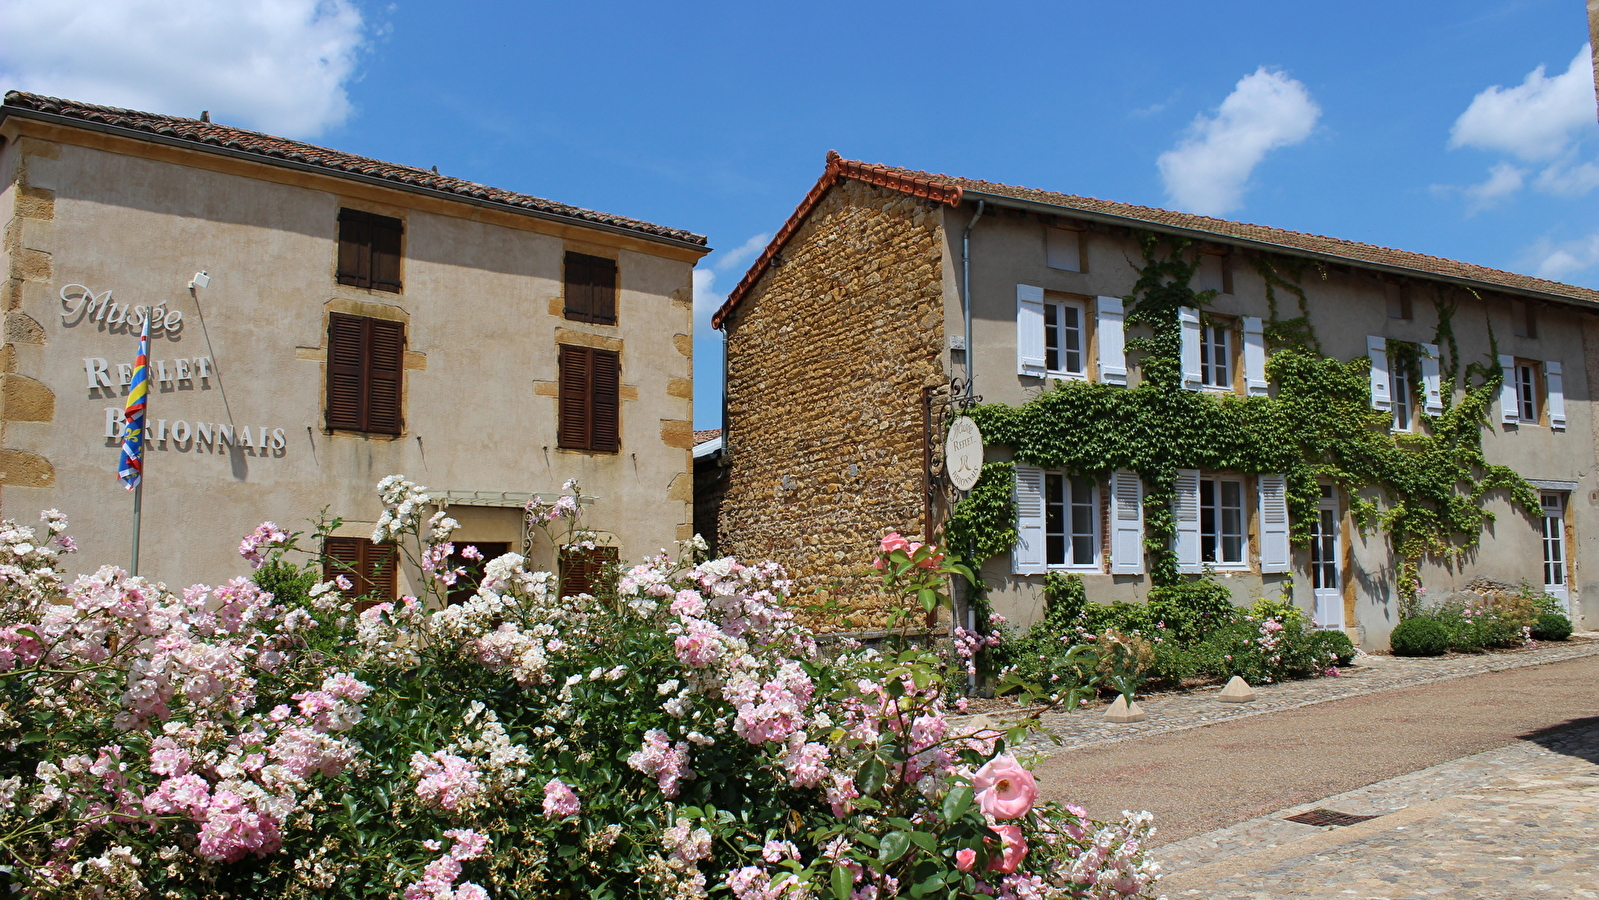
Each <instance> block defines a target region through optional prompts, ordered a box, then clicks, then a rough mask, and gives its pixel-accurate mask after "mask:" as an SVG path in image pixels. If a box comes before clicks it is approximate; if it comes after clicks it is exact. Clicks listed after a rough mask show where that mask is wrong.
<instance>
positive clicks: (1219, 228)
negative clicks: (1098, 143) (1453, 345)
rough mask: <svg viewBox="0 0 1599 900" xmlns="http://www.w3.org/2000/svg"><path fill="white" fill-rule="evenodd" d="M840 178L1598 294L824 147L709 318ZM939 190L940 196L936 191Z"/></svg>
mask: <svg viewBox="0 0 1599 900" xmlns="http://www.w3.org/2000/svg"><path fill="white" fill-rule="evenodd" d="M840 177H848V178H856V179H859V180H861V181H866V182H869V183H871V184H876V185H879V186H881V187H885V188H889V189H891V190H899V191H903V192H905V193H913V194H915V195H916V196H926V197H930V198H934V199H939V200H942V201H943V202H945V203H949V204H950V205H955V204H958V203H960V201H961V199H963V198H965V199H971V198H970V196H969V195H971V194H984V195H988V196H990V197H1001V198H1009V199H1013V200H1022V201H1026V202H1029V203H1037V204H1041V205H1045V206H1052V207H1057V208H1059V209H1060V210H1061V213H1062V214H1063V215H1067V216H1069V215H1071V213H1072V212H1074V211H1075V212H1081V213H1087V214H1091V215H1097V216H1105V217H1109V218H1113V219H1120V220H1124V221H1125V222H1126V223H1127V224H1128V225H1131V226H1133V227H1137V225H1138V224H1139V223H1144V224H1147V225H1152V226H1157V227H1165V228H1173V229H1178V230H1181V231H1185V232H1189V233H1193V234H1195V235H1196V236H1207V235H1208V236H1213V237H1214V238H1215V239H1216V240H1218V241H1221V242H1226V241H1228V240H1229V239H1232V240H1242V241H1250V242H1253V243H1256V244H1265V245H1270V246H1272V247H1275V248H1278V249H1280V250H1281V251H1282V252H1284V253H1287V254H1291V255H1295V254H1301V255H1310V256H1313V257H1316V258H1326V259H1336V260H1345V261H1348V262H1350V263H1353V264H1356V265H1358V264H1361V263H1365V264H1367V265H1377V266H1385V267H1388V268H1393V269H1404V270H1409V271H1412V272H1415V273H1416V274H1417V275H1420V276H1423V277H1425V276H1433V277H1443V278H1449V279H1461V280H1466V281H1471V282H1475V283H1478V284H1480V285H1482V286H1483V287H1485V288H1503V289H1508V290H1512V291H1516V292H1521V293H1534V294H1541V295H1544V296H1546V297H1550V298H1554V299H1565V300H1571V301H1575V302H1578V303H1583V304H1599V291H1595V290H1592V289H1590V288H1585V287H1578V286H1577V285H1571V284H1564V283H1562V282H1558V281H1549V280H1548V279H1544V278H1535V277H1533V276H1531V275H1521V274H1518V273H1516V272H1506V271H1504V270H1502V269H1493V268H1489V267H1487V266H1478V265H1473V264H1472V263H1466V262H1459V261H1457V260H1453V259H1445V258H1444V257H1440V256H1430V255H1428V254H1425V253H1413V252H1411V251H1409V250H1397V249H1394V248H1392V247H1381V246H1377V245H1376V244H1366V243H1361V242H1359V241H1346V240H1342V239H1340V238H1334V237H1326V236H1323V235H1318V234H1307V233H1305V232H1302V231H1288V230H1286V229H1282V228H1272V227H1270V226H1266V225H1253V224H1250V223H1248V222H1234V221H1231V220H1228V219H1217V218H1212V217H1210V216H1198V215H1194V214H1192V213H1182V212H1175V211H1173V210H1168V209H1159V208H1156V207H1152V206H1137V205H1135V204H1131V203H1118V202H1116V201H1113V200H1099V199H1096V198H1094V197H1082V196H1078V195H1075V194H1062V193H1057V192H1055V191H1044V190H1039V189H1036V188H1028V187H1018V186H1016V185H1010V184H999V183H997V182H992V181H981V180H978V179H974V178H960V177H957V176H953V175H942V174H934V173H931V172H921V171H917V170H915V169H905V168H901V167H898V166H887V165H879V164H875V163H863V162H859V161H855V160H846V159H843V158H841V157H839V156H838V155H837V154H836V153H833V152H829V153H828V162H827V171H826V172H825V173H824V174H823V175H822V178H821V180H820V181H818V182H817V185H816V187H815V188H812V190H811V193H810V194H809V195H807V197H806V198H805V201H804V202H803V203H801V204H800V207H799V209H797V210H795V214H794V216H791V217H790V218H789V221H788V223H787V224H786V225H785V226H784V228H783V230H782V231H780V232H778V234H777V236H776V237H774V238H773V239H772V243H771V245H769V246H768V247H767V248H766V252H765V253H763V254H762V255H761V256H760V258H758V259H757V260H756V261H755V264H754V265H752V266H751V267H750V270H749V272H747V273H746V274H745V276H744V278H743V280H742V281H740V282H739V284H738V286H737V287H736V288H734V289H733V291H732V292H731V293H730V294H728V297H727V300H726V302H724V303H723V304H722V307H721V309H719V310H717V313H716V316H715V317H714V319H713V323H714V324H715V325H716V326H717V327H720V326H721V323H722V321H723V320H724V319H725V318H726V316H727V315H728V314H729V313H731V312H732V310H733V308H734V307H735V306H737V305H738V302H739V301H740V300H741V299H743V296H744V294H745V293H746V292H747V291H748V290H749V289H750V288H752V287H753V286H754V284H755V282H756V280H758V279H759V278H760V275H761V273H762V272H763V271H765V268H766V265H767V264H768V263H769V262H770V261H771V259H772V257H773V256H775V255H776V254H777V253H778V251H780V250H781V249H782V245H783V243H784V242H786V241H787V240H788V238H789V237H790V236H792V235H793V233H794V232H795V231H797V230H798V229H799V226H800V224H801V223H802V222H803V219H804V217H805V216H806V215H809V213H810V211H811V210H812V209H814V208H815V206H816V204H817V203H818V202H819V201H820V200H821V196H822V195H823V194H825V193H826V189H827V188H829V187H831V186H832V185H833V184H834V183H835V182H836V181H837V179H838V178H840ZM906 185H914V186H916V187H914V188H907V187H906ZM940 190H942V191H943V192H944V193H942V194H939V193H937V192H938V191H940Z"/></svg>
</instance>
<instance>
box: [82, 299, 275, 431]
mask: <svg viewBox="0 0 1599 900" xmlns="http://www.w3.org/2000/svg"><path fill="white" fill-rule="evenodd" d="M146 319H148V320H149V322H150V337H151V338H152V339H154V338H157V337H166V338H167V339H168V340H174V341H175V340H178V339H179V333H180V332H181V331H182V329H183V312H182V310H169V309H167V307H166V301H164V300H163V301H160V302H159V303H156V304H155V305H154V306H136V305H133V304H131V303H130V304H122V303H117V302H115V301H114V300H112V299H111V291H109V290H107V291H104V292H103V293H99V294H96V293H95V292H94V291H93V290H91V289H90V288H88V287H85V286H84V285H81V284H69V285H67V286H65V287H63V288H62V289H61V320H62V325H63V326H64V327H67V328H72V327H75V326H77V325H79V324H81V323H84V322H93V323H97V325H98V326H99V328H100V330H102V331H105V332H107V333H116V334H121V333H130V334H139V333H140V332H141V331H143V329H144V323H145V320H146ZM128 349H129V350H130V351H131V350H132V349H133V347H132V345H131V344H130V345H129V347H128ZM130 356H131V352H130ZM83 374H84V379H85V381H86V382H87V383H86V385H85V386H86V387H87V388H88V390H89V398H90V399H91V400H92V399H99V398H110V397H115V396H116V395H117V388H126V387H127V386H128V385H130V384H132V383H133V364H132V363H131V362H128V363H112V362H110V361H109V360H107V359H106V358H105V357H101V356H86V357H83ZM215 376H216V364H215V363H214V362H213V361H212V359H211V357H209V356H196V357H192V358H187V357H185V358H178V359H152V360H150V381H151V382H153V384H154V386H157V387H159V388H160V389H161V393H162V394H166V393H168V392H170V391H174V390H176V391H188V390H194V389H195V388H200V389H201V390H208V389H209V388H210V387H211V381H212V380H213V378H214V377H215ZM155 400H156V403H155V404H154V405H153V406H152V409H151V412H152V413H154V412H159V411H160V406H159V404H160V398H159V397H157V398H155ZM168 421H171V427H170V428H169V427H168V425H167V423H168ZM145 423H146V424H145V428H146V434H145V447H146V448H147V449H156V450H167V449H175V450H178V451H179V452H188V451H190V450H208V451H211V452H215V453H226V452H229V451H230V449H233V448H237V449H239V450H243V451H247V452H249V453H251V454H252V455H256V456H264V455H266V454H268V453H271V455H273V456H282V455H284V453H285V452H286V451H287V449H288V436H287V433H286V432H285V431H284V429H282V428H273V427H269V426H266V425H256V426H250V425H246V426H244V427H243V428H236V427H235V426H234V425H233V424H231V423H223V422H215V423H213V422H194V423H192V424H191V423H190V422H189V421H188V420H185V419H176V420H168V419H156V418H147V419H146V420H145ZM126 424H127V420H126V415H125V413H124V411H123V407H122V406H108V407H106V408H105V437H106V438H107V439H108V440H109V441H111V442H117V441H121V440H122V432H123V428H124V427H125V426H126Z"/></svg>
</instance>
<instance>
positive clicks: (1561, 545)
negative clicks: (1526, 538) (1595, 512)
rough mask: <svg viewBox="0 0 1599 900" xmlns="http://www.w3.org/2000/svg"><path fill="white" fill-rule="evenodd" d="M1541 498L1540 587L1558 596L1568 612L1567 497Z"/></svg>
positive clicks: (1569, 601)
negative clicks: (1541, 559)
mask: <svg viewBox="0 0 1599 900" xmlns="http://www.w3.org/2000/svg"><path fill="white" fill-rule="evenodd" d="M1540 499H1541V500H1542V501H1543V590H1544V593H1546V594H1549V595H1551V596H1554V597H1558V598H1560V606H1561V608H1562V609H1564V610H1565V611H1566V614H1567V615H1570V614H1571V595H1570V594H1569V593H1568V592H1567V590H1566V581H1567V575H1568V567H1567V565H1566V498H1565V495H1564V494H1544V495H1543V496H1542V497H1541V498H1540Z"/></svg>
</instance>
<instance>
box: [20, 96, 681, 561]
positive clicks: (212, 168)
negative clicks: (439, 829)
mask: <svg viewBox="0 0 1599 900" xmlns="http://www.w3.org/2000/svg"><path fill="white" fill-rule="evenodd" d="M0 211H3V213H0V218H3V220H4V222H5V226H4V245H3V247H0V271H3V272H4V273H5V281H4V293H3V300H4V310H5V344H4V347H3V350H0V359H3V365H0V372H3V374H0V396H3V398H4V399H3V407H0V420H3V424H0V429H3V431H0V503H3V507H4V514H5V515H6V516H8V517H12V518H16V519H18V520H19V521H24V522H26V521H29V520H31V519H32V517H34V516H36V515H37V513H38V510H40V509H42V508H50V507H54V508H58V509H60V510H62V511H63V512H65V513H67V514H68V515H69V516H70V517H71V518H72V520H73V527H72V533H73V534H74V535H75V536H76V538H77V541H78V545H79V547H80V548H81V550H82V552H81V553H80V554H78V556H76V557H71V558H69V563H75V564H76V565H79V566H83V567H88V568H92V567H95V566H98V565H101V564H104V563H116V564H118V565H124V566H125V565H127V564H128V559H129V536H130V519H131V503H130V497H129V494H128V493H127V492H126V491H125V490H124V489H123V488H122V486H121V485H120V484H119V483H118V481H117V479H116V477H115V474H114V473H115V469H116V461H117V454H118V449H117V448H118V442H119V441H118V435H119V430H120V417H121V409H122V407H123V405H124V403H125V400H126V391H127V388H126V385H127V384H128V382H129V378H130V375H131V371H130V370H131V364H132V363H133V361H134V355H135V351H136V349H137V343H138V332H139V328H140V325H141V324H142V322H143V320H144V319H145V318H149V320H150V322H151V350H150V357H151V367H152V373H151V384H152V389H151V392H150V398H149V411H148V427H149V432H148V438H147V440H148V444H147V450H146V455H145V481H144V493H143V507H144V509H143V535H142V537H143V547H142V553H141V556H142V561H143V565H142V566H141V569H142V572H141V574H146V575H149V576H151V577H154V578H158V579H161V580H163V581H166V582H168V583H169V584H174V585H186V584H189V583H191V582H194V581H208V582H215V581H217V580H219V579H223V578H226V577H230V576H232V575H237V574H240V573H242V572H243V571H246V569H245V567H244V564H243V562H242V560H240V559H239V557H238V555H237V553H236V552H235V547H236V546H237V543H238V540H239V538H240V537H241V536H242V535H244V534H246V533H248V532H249V531H250V530H251V529H252V528H253V527H254V526H255V525H256V524H257V523H259V522H260V521H262V520H264V519H272V520H274V521H276V522H278V523H279V524H281V525H284V526H288V527H290V528H296V527H304V525H303V523H304V521H305V520H306V519H308V518H311V517H315V516H317V515H318V514H319V513H320V512H323V511H325V512H326V514H327V515H328V516H329V517H340V518H342V519H343V520H344V525H343V526H342V527H341V528H340V529H339V530H338V531H337V532H336V533H335V540H334V541H333V543H332V545H331V546H330V547H329V550H330V551H331V552H334V553H335V554H336V555H339V556H342V557H344V558H346V559H348V560H349V561H350V562H351V564H352V565H354V566H356V567H357V569H358V570H360V571H361V572H362V573H363V575H364V576H365V578H366V579H367V580H369V582H370V584H369V585H367V586H371V587H375V588H377V589H379V590H381V591H384V592H388V591H395V590H398V591H404V592H415V590H416V585H415V583H414V575H415V573H410V572H400V573H399V575H398V578H395V577H394V575H393V574H391V573H393V568H392V567H388V568H385V566H384V563H383V560H384V555H383V552H382V551H381V549H378V548H373V547H372V546H371V544H370V541H369V540H368V538H369V536H370V534H371V530H372V523H373V522H374V521H375V520H376V518H377V516H378V513H379V505H378V501H377V499H376V496H375V492H374V487H375V485H376V483H377V481H378V480H379V479H380V478H382V477H383V476H385V475H388V474H391V473H404V474H405V475H407V476H408V477H410V478H411V479H413V480H414V481H416V482H419V483H421V484H424V485H426V486H428V487H429V488H430V489H431V490H432V491H433V492H434V493H435V494H437V495H442V496H444V497H445V498H447V502H448V506H449V508H450V512H451V515H453V516H454V517H455V518H456V519H457V520H459V521H460V523H461V525H462V528H461V530H460V531H459V532H458V534H457V541H458V543H476V544H479V545H482V546H483V548H484V549H485V550H486V551H490V552H492V551H496V550H505V549H510V550H515V549H519V548H520V547H522V546H523V541H524V539H525V537H526V528H525V526H524V523H523V514H522V506H523V504H524V503H526V502H527V501H528V500H529V499H530V498H531V497H533V496H535V495H544V496H545V497H546V498H547V499H551V500H553V499H554V498H555V497H557V496H558V495H559V494H560V492H561V490H562V484H563V483H564V482H565V481H566V480H567V479H571V478H576V479H578V480H579V482H580V483H581V484H582V486H583V489H584V491H585V493H587V494H589V495H592V496H593V497H594V498H595V499H594V502H593V503H592V505H591V506H589V507H588V508H587V512H588V518H589V520H590V521H591V523H592V524H593V525H595V526H596V527H599V528H603V529H606V530H608V531H610V532H612V533H614V539H613V541H612V543H613V544H614V546H615V548H616V551H615V552H619V553H620V554H621V555H622V556H623V557H627V556H629V555H632V556H637V555H640V554H643V553H648V552H653V551H655V550H657V549H659V548H661V547H663V546H670V544H671V542H672V541H674V540H679V539H685V538H687V537H689V536H690V535H691V534H692V499H693V496H692V474H691V465H690V457H689V452H690V447H691V446H692V441H693V436H692V430H691V425H690V423H691V421H692V410H691V403H692V399H691V398H692V384H691V381H690V379H691V374H690V371H691V370H690V354H691V352H692V342H691V337H690V334H691V318H690V317H691V304H692V288H691V274H690V273H691V270H692V268H693V266H694V263H695V261H696V260H698V259H699V258H700V257H701V256H703V255H704V254H705V253H706V246H705V239H704V238H703V237H701V236H699V235H696V234H691V233H688V232H685V231H681V230H677V229H673V228H666V227H662V226H658V225H652V224H649V223H647V222H641V221H637V220H634V219H628V218H624V217H621V216H614V215H608V214H604V213H598V212H593V211H590V210H585V209H579V208H577V207H573V206H568V205H565V204H561V203H557V202H553V201H549V200H543V199H539V198H537V197H531V196H527V195H524V194H518V193H513V192H510V191H505V190H499V189H496V188H490V187H486V186H484V185H480V184H474V183H472V182H468V181H464V180H461V179H458V178H451V177H448V176H445V175H440V174H439V173H438V172H436V171H428V170H425V169H416V168H410V167H406V166H399V165H393V164H390V163H385V162H380V161H377V160H372V159H366V158H362V157H358V156H353V155H350V154H347V153H341V152H339V151H336V150H330V149H325V148H320V147H314V146H310V145H307V144H303V143H299V142H296V141H290V140H285V139H282V138H277V137H272V136H270V135H265V134H259V133H255V132H250V131H245V130H242V129H238V128H232V127H228V126H225V125H220V124H216V123H212V122H210V121H208V120H206V119H204V118H202V119H200V120H196V119H186V118H179V117H173V116H162V115H152V114H148V113H142V112H136V111H131V110H124V109H114V108H108V107H100V106H91V105H88V104H83V103H77V102H73V101H67V100H57V99H52V98H47V97H39V96H34V95H29V94H22V93H15V92H13V93H10V94H7V95H6V97H5V102H4V105H3V107H0ZM539 561H540V562H541V563H543V564H546V565H547V564H551V563H552V562H553V561H552V560H550V559H547V558H545V559H541V560H539Z"/></svg>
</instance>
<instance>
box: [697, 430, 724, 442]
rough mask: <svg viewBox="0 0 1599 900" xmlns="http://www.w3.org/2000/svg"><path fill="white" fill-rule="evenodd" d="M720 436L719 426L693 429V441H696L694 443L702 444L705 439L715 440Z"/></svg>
mask: <svg viewBox="0 0 1599 900" xmlns="http://www.w3.org/2000/svg"><path fill="white" fill-rule="evenodd" d="M721 436H722V429H720V428H696V429H694V443H696V444H703V443H705V442H706V441H714V440H716V439H717V438H719V437H721Z"/></svg>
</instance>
